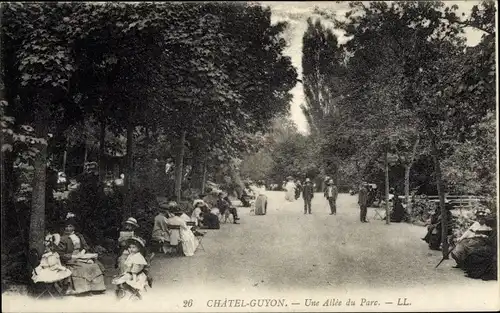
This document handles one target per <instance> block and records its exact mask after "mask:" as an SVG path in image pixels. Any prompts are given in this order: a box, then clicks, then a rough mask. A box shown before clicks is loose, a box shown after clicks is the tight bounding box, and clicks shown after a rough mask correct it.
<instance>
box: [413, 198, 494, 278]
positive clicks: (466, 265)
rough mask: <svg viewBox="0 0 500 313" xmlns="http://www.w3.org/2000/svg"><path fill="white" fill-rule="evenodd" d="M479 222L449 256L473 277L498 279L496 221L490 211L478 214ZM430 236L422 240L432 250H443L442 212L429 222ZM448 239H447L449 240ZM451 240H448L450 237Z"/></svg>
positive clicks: (451, 218) (434, 215) (450, 232)
mask: <svg viewBox="0 0 500 313" xmlns="http://www.w3.org/2000/svg"><path fill="white" fill-rule="evenodd" d="M450 209H451V206H448V207H446V219H445V221H446V222H448V233H447V235H448V236H451V235H452V227H451V226H452V224H453V220H454V218H453V216H452V214H451V211H450ZM475 215H476V220H475V221H474V222H473V223H472V225H471V226H470V227H469V228H468V229H467V230H466V231H465V232H464V233H463V234H462V235H461V236H460V237H459V238H457V240H456V242H455V244H454V245H452V247H451V248H450V252H449V254H450V255H451V257H452V258H453V259H454V260H455V262H456V266H455V268H460V269H462V270H464V271H465V272H466V274H467V275H468V276H469V277H471V278H482V279H485V280H488V279H495V278H496V276H497V273H496V268H497V267H496V264H497V249H496V248H497V245H496V232H495V231H494V229H493V227H494V226H495V225H494V224H495V221H494V218H492V216H491V212H490V211H489V210H485V209H480V210H477V211H476V214H475ZM426 224H427V234H426V236H425V237H424V238H422V240H424V241H425V242H427V243H428V245H429V248H430V249H432V250H440V246H441V241H442V237H441V236H442V234H441V230H442V228H441V225H442V218H441V214H440V213H439V212H432V214H431V216H430V218H429V220H428V221H427V223H426ZM448 236H447V237H448ZM447 239H448V238H447Z"/></svg>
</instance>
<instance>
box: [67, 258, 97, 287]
mask: <svg viewBox="0 0 500 313" xmlns="http://www.w3.org/2000/svg"><path fill="white" fill-rule="evenodd" d="M66 267H67V268H68V269H69V270H70V271H71V272H72V275H71V277H69V280H70V285H71V287H70V289H69V290H68V294H80V293H84V292H88V291H105V290H106V286H105V285H104V273H103V266H102V264H100V263H99V262H98V261H95V263H93V264H89V263H83V262H78V261H77V262H71V263H68V264H66Z"/></svg>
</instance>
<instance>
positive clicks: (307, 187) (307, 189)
mask: <svg viewBox="0 0 500 313" xmlns="http://www.w3.org/2000/svg"><path fill="white" fill-rule="evenodd" d="M302 198H304V214H307V213H308V212H309V214H311V201H312V198H314V186H313V184H312V182H311V180H310V179H309V178H306V182H305V183H304V187H303V189H302Z"/></svg>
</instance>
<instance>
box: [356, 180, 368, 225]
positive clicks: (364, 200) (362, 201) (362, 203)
mask: <svg viewBox="0 0 500 313" xmlns="http://www.w3.org/2000/svg"><path fill="white" fill-rule="evenodd" d="M367 185H368V184H367V183H366V182H363V183H362V184H361V186H360V188H359V194H358V204H359V209H360V214H359V220H360V221H361V223H368V221H367V220H366V213H367V211H368V189H367Z"/></svg>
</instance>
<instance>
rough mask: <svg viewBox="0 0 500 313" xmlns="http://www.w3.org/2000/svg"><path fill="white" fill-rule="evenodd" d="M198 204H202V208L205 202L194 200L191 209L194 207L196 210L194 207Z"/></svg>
mask: <svg viewBox="0 0 500 313" xmlns="http://www.w3.org/2000/svg"><path fill="white" fill-rule="evenodd" d="M200 203H201V204H202V206H203V205H204V204H205V201H203V200H201V199H196V200H194V202H193V207H195V208H196V206H197V205H198V204H200Z"/></svg>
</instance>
